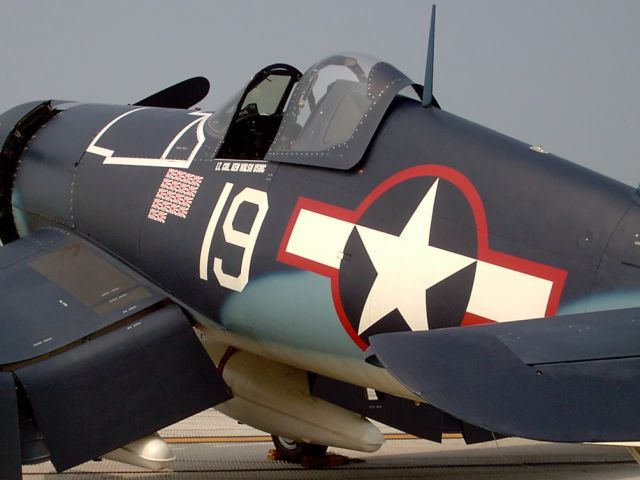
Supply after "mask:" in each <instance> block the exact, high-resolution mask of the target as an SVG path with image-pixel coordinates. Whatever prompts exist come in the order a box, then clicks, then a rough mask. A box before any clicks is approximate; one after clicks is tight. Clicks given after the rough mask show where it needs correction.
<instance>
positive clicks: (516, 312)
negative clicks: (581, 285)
mask: <svg viewBox="0 0 640 480" xmlns="http://www.w3.org/2000/svg"><path fill="white" fill-rule="evenodd" d="M552 287H553V282H552V281H550V280H545V279H543V278H538V277H534V276H533V275H528V274H526V273H522V272H518V271H516V270H511V269H508V268H505V267H500V266H498V265H493V264H491V263H486V262H481V261H478V263H477V267H476V277H475V281H474V283H473V290H472V291H471V298H470V299H469V306H468V307H467V311H468V312H469V313H473V314H475V315H479V316H481V317H484V318H488V319H490V320H494V321H496V322H508V321H510V320H525V319H528V318H540V317H544V316H545V312H546V310H547V303H548V301H549V295H550V294H551V289H552Z"/></svg>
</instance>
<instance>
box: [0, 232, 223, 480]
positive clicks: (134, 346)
mask: <svg viewBox="0 0 640 480" xmlns="http://www.w3.org/2000/svg"><path fill="white" fill-rule="evenodd" d="M0 288H2V291H3V295H2V297H1V298H0V312H1V317H0V447H1V448H0V477H1V478H3V479H5V478H6V479H9V480H13V479H19V478H20V475H21V472H20V465H21V464H22V463H26V462H29V461H34V460H42V459H46V458H48V457H50V458H51V460H52V462H53V464H54V465H55V467H56V469H57V470H59V471H61V470H65V469H67V468H70V467H72V466H74V465H77V464H80V463H82V462H85V461H87V460H90V459H92V458H96V457H99V456H101V455H103V454H106V453H108V452H110V451H112V450H114V449H116V448H118V447H120V446H122V445H125V444H128V443H130V442H132V441H135V440H137V439H139V438H141V437H143V436H145V435H149V434H150V433H152V432H154V431H156V430H159V429H160V428H163V427H164V426H166V425H169V424H171V423H173V422H175V421H178V420H180V419H182V418H186V417H188V416H190V415H192V414H194V413H197V412H199V411H201V410H204V409H206V408H209V407H211V406H213V405H215V404H217V403H220V402H222V401H224V400H227V399H229V398H230V395H229V393H228V391H227V389H226V386H225V384H224V382H223V381H222V379H221V378H220V376H219V374H218V373H217V371H216V369H215V366H214V365H213V363H212V362H211V360H210V359H209V357H208V355H207V354H206V352H205V350H204V348H203V347H202V345H201V344H200V342H199V341H198V339H197V337H196V336H195V334H194V332H193V329H192V328H191V324H190V323H189V321H188V319H187V318H186V316H185V315H184V313H183V311H182V310H181V309H180V308H179V307H178V306H176V305H173V304H171V303H170V302H169V301H168V299H167V298H166V296H165V295H164V294H163V293H162V292H161V291H159V290H157V288H155V287H154V286H153V285H151V284H148V283H147V282H146V281H144V280H143V279H141V278H139V277H138V276H136V275H135V274H134V273H133V272H131V271H130V270H129V269H128V268H127V267H126V266H125V265H123V264H121V263H120V262H118V261H117V260H116V259H114V258H112V257H110V256H109V255H108V254H106V253H105V252H102V251H101V250H99V249H97V248H95V247H93V246H92V245H90V244H89V243H87V242H85V241H83V240H81V239H80V238H78V237H76V236H75V235H73V234H69V233H67V232H62V231H58V230H41V231H38V232H36V233H34V234H33V235H31V236H29V237H26V238H23V239H20V240H17V241H15V242H12V243H10V244H9V245H6V246H4V247H2V248H0ZM43 438H44V443H43V440H42V439H43Z"/></svg>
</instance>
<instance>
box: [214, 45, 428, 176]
mask: <svg viewBox="0 0 640 480" xmlns="http://www.w3.org/2000/svg"><path fill="white" fill-rule="evenodd" d="M409 86H413V87H414V89H419V88H420V86H419V85H415V84H414V83H413V82H412V81H411V80H410V79H409V78H407V77H406V76H405V75H404V74H403V73H402V72H400V71H399V70H397V69H396V68H395V67H393V65H390V64H388V63H385V62H380V61H378V60H375V59H373V58H371V57H368V56H366V55H360V54H344V55H334V56H331V57H329V58H326V59H324V60H322V61H320V62H318V63H316V64H315V65H313V66H312V67H311V68H310V69H309V70H307V72H306V73H305V74H304V75H302V74H301V73H300V72H299V71H298V70H297V69H296V68H294V67H292V66H290V65H286V64H274V65H270V66H268V67H266V68H264V69H262V70H261V71H260V72H258V73H257V74H256V75H255V76H254V77H253V79H252V80H251V81H250V82H249V83H248V85H247V86H246V88H244V89H242V90H240V92H239V93H238V94H236V95H235V96H234V97H233V98H232V99H231V100H230V101H229V102H228V103H226V104H225V105H224V106H222V107H221V108H219V109H218V110H217V111H216V112H215V113H214V114H213V115H211V117H210V118H209V120H207V123H206V125H205V129H206V133H207V136H208V137H209V138H216V139H217V141H218V143H217V144H216V145H215V146H212V147H213V150H214V152H215V153H214V157H215V158H233V159H242V160H263V159H264V160H268V161H273V162H282V163H295V164H303V165H313V166H317V167H324V168H336V169H340V170H348V169H350V168H352V167H354V166H355V165H356V164H357V163H358V162H360V160H361V159H362V158H363V156H364V154H365V151H366V149H367V147H368V145H369V143H370V142H371V140H372V139H373V137H374V135H375V132H376V130H377V128H378V125H379V124H380V122H381V121H382V118H383V117H384V114H385V112H386V111H387V109H388V108H389V106H390V105H391V102H392V101H393V99H394V98H395V96H396V95H397V94H398V93H400V92H401V91H402V90H403V89H405V88H406V87H409Z"/></svg>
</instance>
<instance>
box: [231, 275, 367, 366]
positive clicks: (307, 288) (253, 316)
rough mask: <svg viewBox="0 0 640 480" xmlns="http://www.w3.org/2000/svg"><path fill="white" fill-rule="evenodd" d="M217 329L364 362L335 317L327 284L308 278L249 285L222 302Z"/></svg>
mask: <svg viewBox="0 0 640 480" xmlns="http://www.w3.org/2000/svg"><path fill="white" fill-rule="evenodd" d="M221 323H222V325H223V326H224V327H225V328H227V329H228V330H230V331H232V332H234V333H237V334H240V335H246V336H248V337H250V338H254V339H257V340H262V341H266V342H269V343H276V344H280V345H283V346H285V345H286V346H291V347H296V348H301V349H305V350H312V351H316V352H324V353H331V354H333V355H338V356H346V357H352V358H362V351H361V350H360V348H358V346H357V345H356V344H355V343H354V342H353V340H352V339H351V338H350V337H349V335H348V334H347V332H346V331H345V330H344V328H343V327H342V325H341V323H340V319H339V318H338V315H337V314H336V311H335V307H334V305H333V298H332V296H331V281H330V280H329V279H328V278H326V277H323V276H320V275H317V274H314V273H310V272H285V273H278V274H271V275H266V276H264V277H261V278H259V279H256V280H254V281H252V282H250V283H249V285H248V286H247V288H246V289H245V290H244V291H243V292H242V293H238V294H235V295H233V296H232V297H231V298H230V299H228V300H227V301H226V302H225V304H224V306H223V307H222V310H221Z"/></svg>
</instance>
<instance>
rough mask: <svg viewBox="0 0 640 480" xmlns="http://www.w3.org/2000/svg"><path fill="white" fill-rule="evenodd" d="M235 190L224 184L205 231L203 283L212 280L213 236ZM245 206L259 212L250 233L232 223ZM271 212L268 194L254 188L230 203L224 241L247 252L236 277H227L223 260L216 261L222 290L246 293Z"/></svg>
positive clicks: (215, 259)
mask: <svg viewBox="0 0 640 480" xmlns="http://www.w3.org/2000/svg"><path fill="white" fill-rule="evenodd" d="M232 189H233V183H231V182H227V183H225V185H224V188H223V189H222V193H221V194H220V197H219V198H218V201H217V202H216V205H215V207H214V208H213V212H212V213H211V218H210V219H209V224H208V225H207V230H206V231H205V234H204V238H203V240H202V249H201V250H200V278H201V279H202V280H208V278H209V275H208V270H209V254H210V251H211V247H212V241H213V234H214V232H215V230H216V227H217V226H218V223H219V221H220V216H221V215H222V210H223V209H224V206H225V205H226V203H227V200H228V199H229V196H230V194H231V190H232ZM243 203H251V204H253V205H255V206H256V207H258V212H257V213H256V216H255V218H254V219H253V224H252V225H251V228H250V229H249V232H248V233H247V232H241V231H239V230H236V229H235V228H234V226H233V221H234V219H235V217H236V215H237V214H238V210H239V209H240V207H241V206H242V204H243ZM268 210H269V201H268V198H267V192H263V191H261V190H256V189H255V188H249V187H247V188H245V189H243V190H242V191H241V192H240V193H238V194H237V195H236V196H235V197H234V198H233V200H232V201H231V206H230V207H229V210H228V212H227V215H226V216H225V219H224V223H223V224H222V232H223V234H224V240H225V242H227V243H229V244H231V245H235V246H237V247H242V248H243V249H244V252H243V253H242V261H241V264H240V265H241V266H240V273H239V274H238V275H237V276H234V275H230V274H228V273H225V272H224V270H223V261H222V259H220V258H218V257H214V259H213V273H214V274H215V276H216V278H217V279H218V283H220V285H221V286H222V287H225V288H229V289H231V290H235V291H237V292H241V291H242V290H244V287H246V286H247V283H249V269H250V268H251V257H252V256H253V249H254V248H255V246H256V240H257V239H258V234H259V233H260V228H261V227H262V222H264V219H265V217H266V215H267V211H268Z"/></svg>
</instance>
